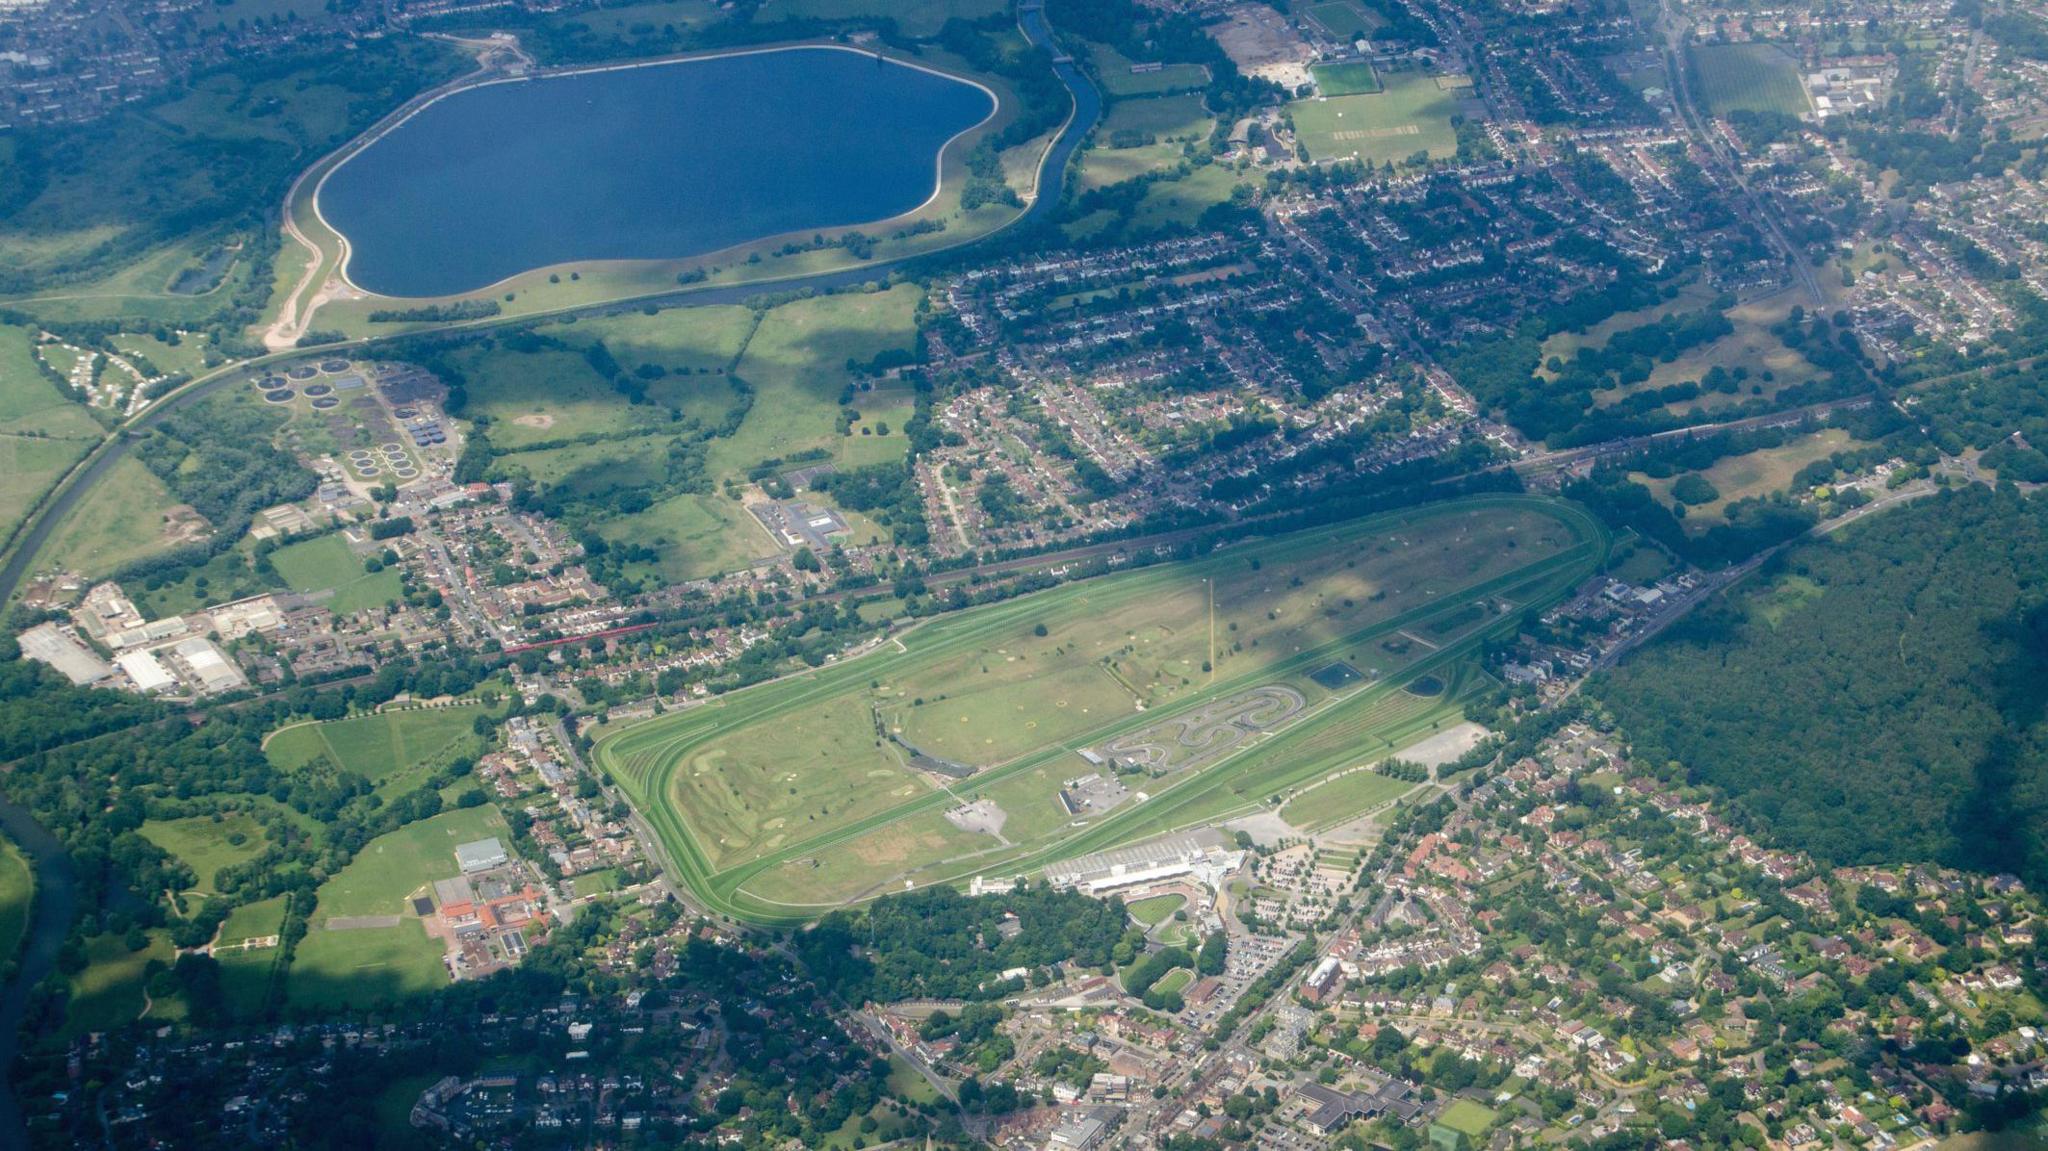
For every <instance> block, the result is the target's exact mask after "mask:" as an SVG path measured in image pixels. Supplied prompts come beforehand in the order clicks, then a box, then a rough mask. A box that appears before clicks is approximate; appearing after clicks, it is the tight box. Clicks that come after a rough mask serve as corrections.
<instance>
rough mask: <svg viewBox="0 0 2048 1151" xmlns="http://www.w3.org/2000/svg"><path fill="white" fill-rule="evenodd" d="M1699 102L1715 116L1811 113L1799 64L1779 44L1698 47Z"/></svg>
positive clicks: (1694, 59) (1694, 56)
mask: <svg viewBox="0 0 2048 1151" xmlns="http://www.w3.org/2000/svg"><path fill="white" fill-rule="evenodd" d="M1688 51H1689V56H1690V61H1691V64H1692V67H1693V69H1694V71H1695V72H1696V73H1697V75H1698V76H1699V82H1700V97H1701V98H1702V99H1704V100H1705V101H1706V102H1707V108H1708V110H1709V111H1711V112H1712V113H1713V114H1714V115H1716V116H1726V115H1727V114H1728V113H1730V112H1734V111H1738V110H1741V111H1750V112H1783V113H1784V114H1786V115H1788V116H1804V115H1806V114H1807V113H1809V112H1811V111H1812V110H1813V109H1812V106H1811V105H1810V104H1809V103H1808V102H1807V99H1806V91H1805V89H1804V88H1802V87H1800V83H1799V65H1798V63H1797V62H1796V61H1795V60H1793V59H1792V57H1791V56H1790V55H1788V54H1787V53H1786V52H1785V50H1784V49H1782V48H1779V47H1778V46H1776V45H1775V44H1759V43H1748V44H1699V45H1695V46H1693V47H1692V48H1690V49H1689V50H1688Z"/></svg>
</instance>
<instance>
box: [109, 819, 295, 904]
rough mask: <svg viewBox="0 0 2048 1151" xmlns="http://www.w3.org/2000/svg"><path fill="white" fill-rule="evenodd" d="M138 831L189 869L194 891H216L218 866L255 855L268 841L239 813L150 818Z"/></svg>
mask: <svg viewBox="0 0 2048 1151" xmlns="http://www.w3.org/2000/svg"><path fill="white" fill-rule="evenodd" d="M140 830H141V833H142V838H144V839H147V840H149V841H150V842H151V843H154V844H156V845H157V846H158V847H160V848H163V849H164V851H165V852H167V853H169V854H170V855H173V856H176V857H177V858H178V860H179V861H180V862H182V863H184V864H185V865H186V866H187V867H190V868H191V869H192V874H193V875H195V876H197V877H198V887H197V888H195V889H194V890H197V891H201V892H208V893H211V892H213V891H215V890H216V888H215V887H214V885H213V882H214V877H215V876H216V875H218V874H219V873H220V869H221V868H223V867H229V866H232V865H234V864H237V863H246V862H248V861H249V860H252V859H254V858H256V857H257V856H258V855H260V854H262V852H263V849H264V848H265V847H266V846H268V845H269V842H270V840H269V837H268V836H267V835H265V834H264V831H263V825H262V824H260V823H258V822H256V821H255V820H254V819H252V818H250V817H249V816H247V815H243V814H240V813H239V812H237V813H230V814H226V815H222V816H220V817H219V818H218V819H216V818H214V817H213V816H210V815H195V816H190V817H188V818H185V819H169V820H165V819H151V820H147V821H145V822H144V823H143V825H142V827H141V829H140Z"/></svg>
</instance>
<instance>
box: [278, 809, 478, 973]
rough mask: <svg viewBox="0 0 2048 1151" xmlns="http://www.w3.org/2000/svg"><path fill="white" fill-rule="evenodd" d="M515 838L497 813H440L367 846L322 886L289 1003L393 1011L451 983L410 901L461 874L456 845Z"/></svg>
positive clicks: (294, 968) (437, 946) (436, 945)
mask: <svg viewBox="0 0 2048 1151" xmlns="http://www.w3.org/2000/svg"><path fill="white" fill-rule="evenodd" d="M509 834H510V832H509V830H508V829H507V828H506V826H505V820H504V817H503V816H501V815H499V814H498V811H497V809H496V808H493V807H488V806H486V807H472V808H465V809H463V810H460V811H450V812H443V813H442V814H440V815H437V816H435V817H434V818H432V819H423V820H421V821H419V822H417V823H411V824H407V825H406V826H404V827H402V828H399V829H398V830H397V831H394V832H390V833H389V834H386V835H380V836H378V837H377V838H375V839H373V840H371V841H370V842H369V843H367V844H365V845H364V847H363V849H362V850H361V851H360V852H357V853H356V857H355V858H354V859H352V860H350V861H349V864H348V866H347V867H344V868H342V869H341V870H340V871H339V872H336V873H335V875H334V877H333V878H331V879H329V880H328V881H327V882H326V883H323V884H321V885H320V891H319V898H318V904H317V906H316V908H315V910H314V912H313V915H312V917H311V920H310V921H309V924H308V926H309V928H310V930H308V931H307V933H306V937H305V939H304V940H302V941H301V942H300V943H299V947H298V951H297V953H296V954H295V955H294V956H293V959H292V968H291V975H290V979H289V982H288V984H287V992H286V1001H287V1003H288V1004H289V1005H290V1006H291V1007H293V1008H295V1009H301V1010H309V1011H327V1010H334V1009H338V1008H342V1007H349V1006H361V1005H364V1004H378V1003H395V1002H397V1001H399V1000H402V999H405V998H407V997H409V996H413V995H418V994H423V993H426V992H429V991H432V990H434V989H435V988H437V987H441V986H443V985H445V984H446V983H447V982H448V976H447V971H446V969H445V968H443V966H442V964H441V955H442V948H441V945H440V944H439V943H437V942H436V941H435V940H433V939H432V938H430V937H428V935H427V933H426V929H425V928H424V927H423V926H421V924H420V921H419V919H418V917H417V916H415V915H413V913H412V907H411V905H410V904H409V903H408V902H407V896H409V895H411V894H412V893H414V892H416V891H419V890H420V889H421V888H423V887H425V886H427V885H428V884H430V883H432V882H433V881H434V880H437V879H448V878H451V877H453V876H455V875H456V874H458V871H459V869H458V868H457V867H456V865H455V848H456V845H457V844H462V843H468V842H470V841H472V840H477V839H487V838H490V837H492V836H498V837H501V838H502V837H506V836H508V835H509ZM365 916H397V917H399V920H398V923H397V924H396V925H395V926H388V927H385V926H375V927H352V928H348V929H346V930H335V929H332V928H330V927H329V926H328V923H329V921H330V920H332V919H336V918H351V917H365Z"/></svg>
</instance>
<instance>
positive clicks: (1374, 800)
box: [1280, 771, 1415, 831]
mask: <svg viewBox="0 0 2048 1151" xmlns="http://www.w3.org/2000/svg"><path fill="white" fill-rule="evenodd" d="M1414 787H1415V785H1414V784H1412V783H1407V782H1404V781H1402V780H1398V779H1393V778H1390V777H1388V776H1384V775H1381V774H1379V773H1378V772H1374V771H1353V772H1348V773H1346V774H1344V775H1340V776H1338V777H1337V778H1336V779H1333V780H1330V781H1329V782H1328V783H1319V784H1316V785H1315V786H1313V787H1310V788H1308V789H1306V790H1304V791H1301V792H1298V793H1296V795H1295V796H1294V798H1292V799H1290V800H1288V801H1287V804H1286V806H1284V807H1282V808H1281V809H1280V818H1282V819H1284V820H1286V821H1287V822H1288V823H1290V824H1292V825H1293V826H1295V827H1298V828H1301V829H1302V830H1304V831H1321V830H1323V829H1325V828H1330V827H1335V826H1336V825H1338V824H1340V823H1343V822H1344V821H1345V820H1347V819H1350V818H1352V817H1353V816H1355V815H1357V814H1359V813H1360V812H1363V811H1369V810H1371V809H1372V808H1375V807H1378V806H1379V805H1380V804H1382V803H1385V802H1387V801H1388V800H1390V799H1393V798H1395V797H1397V796H1400V795H1404V794H1406V793H1407V792H1408V791H1409V790H1410V789H1412V788H1414Z"/></svg>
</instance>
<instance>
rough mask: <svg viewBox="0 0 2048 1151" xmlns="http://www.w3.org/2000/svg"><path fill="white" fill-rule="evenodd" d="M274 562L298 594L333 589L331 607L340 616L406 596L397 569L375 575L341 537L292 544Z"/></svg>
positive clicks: (282, 549) (281, 549)
mask: <svg viewBox="0 0 2048 1151" xmlns="http://www.w3.org/2000/svg"><path fill="white" fill-rule="evenodd" d="M270 562H271V565H272V566H273V567H275V568H277V574H278V575H280V576H283V577H284V582H285V583H286V584H288V585H290V587H291V589H292V590H293V591H295V592H317V591H326V590H328V589H330V588H331V589H333V591H334V595H333V597H332V598H330V599H328V600H327V607H328V609H329V610H331V611H333V612H334V613H335V614H336V615H349V614H351V613H353V612H359V611H362V610H363V609H365V608H371V607H382V606H383V605H385V604H387V603H393V602H396V601H397V600H399V599H401V598H403V596H404V589H403V588H402V587H401V586H400V585H399V581H398V569H397V568H385V569H383V570H382V571H377V572H371V571H370V570H368V568H367V567H365V566H364V564H363V561H362V560H360V559H357V558H356V555H355V553H354V552H351V551H350V550H349V547H348V541H346V540H344V539H342V538H341V537H340V536H338V535H326V536H321V537H320V538H318V539H311V540H306V541H304V542H302V543H295V544H288V545H286V546H284V547H281V548H279V549H277V550H276V551H275V552H272V553H271V556H270Z"/></svg>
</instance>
